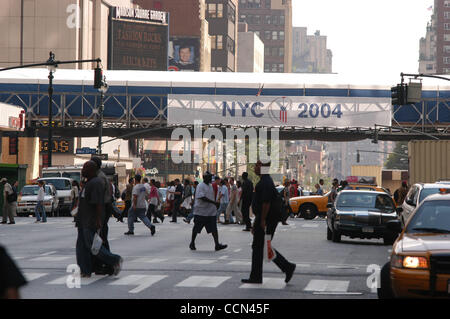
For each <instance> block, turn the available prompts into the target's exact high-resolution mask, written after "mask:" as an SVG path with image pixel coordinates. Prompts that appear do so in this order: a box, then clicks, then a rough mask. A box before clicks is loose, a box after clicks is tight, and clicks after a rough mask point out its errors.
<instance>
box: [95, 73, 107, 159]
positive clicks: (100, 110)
mask: <svg viewBox="0 0 450 319" xmlns="http://www.w3.org/2000/svg"><path fill="white" fill-rule="evenodd" d="M98 91H99V92H100V105H99V107H98V119H99V121H98V147H97V149H98V155H100V154H102V134H103V108H104V105H103V100H104V98H105V93H106V92H107V91H108V83H106V76H104V77H103V79H102V81H101V82H100V87H99V88H98Z"/></svg>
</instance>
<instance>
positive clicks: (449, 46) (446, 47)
mask: <svg viewBox="0 0 450 319" xmlns="http://www.w3.org/2000/svg"><path fill="white" fill-rule="evenodd" d="M444 52H445V53H450V45H444Z"/></svg>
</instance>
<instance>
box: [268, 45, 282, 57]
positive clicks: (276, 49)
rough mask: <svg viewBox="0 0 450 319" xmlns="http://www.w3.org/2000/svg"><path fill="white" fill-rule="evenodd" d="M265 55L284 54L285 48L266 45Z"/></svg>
mask: <svg viewBox="0 0 450 319" xmlns="http://www.w3.org/2000/svg"><path fill="white" fill-rule="evenodd" d="M264 56H284V48H280V47H264Z"/></svg>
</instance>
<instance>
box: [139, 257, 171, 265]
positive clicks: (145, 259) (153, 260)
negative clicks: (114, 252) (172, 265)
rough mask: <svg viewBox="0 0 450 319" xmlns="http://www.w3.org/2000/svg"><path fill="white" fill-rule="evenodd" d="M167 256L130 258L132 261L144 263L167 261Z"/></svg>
mask: <svg viewBox="0 0 450 319" xmlns="http://www.w3.org/2000/svg"><path fill="white" fill-rule="evenodd" d="M167 260H168V259H167V258H147V257H142V258H138V259H135V260H132V261H131V262H132V263H146V264H157V263H162V262H165V261H167Z"/></svg>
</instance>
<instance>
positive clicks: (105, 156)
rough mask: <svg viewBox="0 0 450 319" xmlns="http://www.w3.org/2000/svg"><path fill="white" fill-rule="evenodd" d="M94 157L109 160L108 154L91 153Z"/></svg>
mask: <svg viewBox="0 0 450 319" xmlns="http://www.w3.org/2000/svg"><path fill="white" fill-rule="evenodd" d="M93 157H98V158H99V159H101V160H102V161H107V160H108V154H91V158H93Z"/></svg>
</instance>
